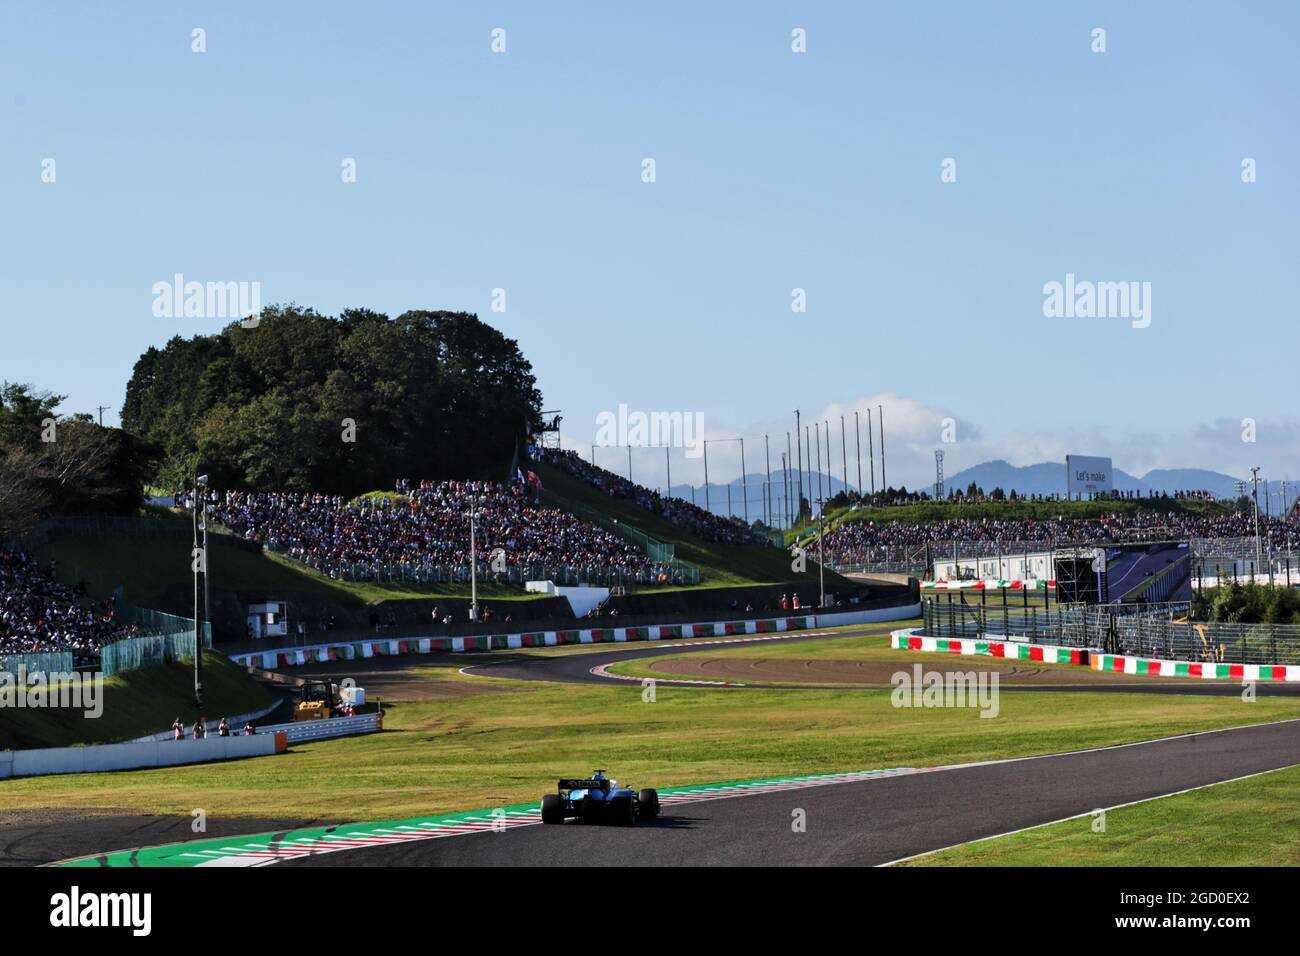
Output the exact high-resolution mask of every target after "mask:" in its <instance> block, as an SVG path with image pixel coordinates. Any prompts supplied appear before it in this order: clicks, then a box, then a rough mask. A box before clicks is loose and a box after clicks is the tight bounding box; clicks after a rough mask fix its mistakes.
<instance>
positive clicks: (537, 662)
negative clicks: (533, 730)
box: [461, 624, 1300, 697]
mask: <svg viewBox="0 0 1300 956" xmlns="http://www.w3.org/2000/svg"><path fill="white" fill-rule="evenodd" d="M879 628H880V625H878V624H875V625H864V626H863V627H860V628H852V629H849V630H843V631H834V632H826V631H813V632H810V633H808V634H797V635H792V636H787V635H784V634H766V635H750V636H748V637H739V636H738V637H725V638H723V637H716V638H698V639H694V640H691V639H687V640H683V641H675V642H672V643H667V644H657V643H654V642H651V643H648V644H642V643H636V644H624V645H620V646H618V647H617V648H616V649H614V648H612V649H610V650H607V651H577V652H574V651H565V650H560V651H557V652H556V653H554V654H551V655H519V656H517V657H511V658H507V659H504V660H501V661H499V662H496V661H494V662H491V663H487V664H474V665H471V666H468V667H464V668H462V669H461V670H462V671H463V672H464V673H466V674H469V675H471V676H474V677H503V678H510V679H512V680H540V681H558V682H561V683H569V684H618V685H624V686H628V687H629V688H637V687H639V685H640V682H639V681H634V680H626V679H620V678H616V677H608V676H602V675H600V674H596V673H593V670H594V669H596V668H598V667H601V666H604V665H608V664H616V663H619V662H620V661H629V660H637V659H639V658H646V657H663V656H666V655H669V654H689V653H700V652H712V653H717V652H718V651H720V650H725V649H726V648H727V647H750V646H757V645H761V644H765V643H770V644H772V645H773V646H774V647H786V646H788V645H791V644H802V643H806V642H808V641H825V640H835V639H838V638H842V637H862V636H865V635H868V634H879V633H880V630H879ZM497 653H500V652H497ZM911 656H912V657H913V658H914V663H917V664H920V665H922V666H923V667H925V668H927V669H931V668H933V669H940V668H942V669H944V670H966V669H976V668H979V667H980V666H981V665H985V666H987V665H990V664H993V663H996V662H998V659H997V658H986V657H967V656H949V655H946V654H926V653H923V652H919V651H917V652H912V655H911ZM1020 663H1022V664H1026V663H1027V662H1020ZM908 666H909V667H910V666H911V662H909V665H908ZM1051 670H1053V671H1054V672H1056V673H1059V674H1060V675H1061V679H1060V680H1059V681H1057V682H1047V681H1044V682H1042V683H1034V684H1023V685H1017V686H1014V687H1013V686H1006V687H1004V688H1003V690H1004V691H1006V692H1010V691H1013V690H1014V691H1022V690H1023V691H1055V692H1059V691H1062V690H1069V691H1086V692H1088V693H1097V692H1109V693H1136V694H1193V695H1198V696H1200V695H1209V696H1227V697H1236V696H1240V695H1241V684H1240V683H1236V682H1232V681H1209V680H1202V679H1199V678H1188V677H1145V678H1144V677H1134V678H1133V679H1132V680H1131V681H1123V682H1118V683H1117V682H1114V681H1108V682H1102V681H1097V680H1093V679H1092V675H1093V673H1094V672H1092V671H1089V670H1088V669H1087V668H1083V667H1079V668H1075V669H1074V670H1077V671H1079V672H1080V673H1079V674H1077V675H1074V674H1071V673H1070V670H1068V669H1066V668H1063V667H1062V668H1051ZM655 680H656V682H657V683H658V684H659V685H661V686H664V685H666V686H696V687H701V688H703V689H707V690H727V691H735V690H754V689H760V686H759V685H745V684H740V683H733V684H726V683H711V682H699V681H689V680H687V681H675V680H673V679H672V678H671V677H664V678H656V679H655ZM860 686H862V687H887V686H889V685H888V684H863V685H860ZM852 687H853V685H845V684H836V685H831V686H828V685H826V684H798V685H783V687H782V688H779V689H791V690H822V691H826V690H839V691H843V690H845V689H852ZM761 689H766V690H772V689H773V688H772V687H766V688H761ZM1255 691H1256V694H1258V695H1260V696H1263V695H1289V696H1294V695H1298V694H1300V684H1281V683H1278V684H1270V683H1267V682H1264V681H1260V682H1258V683H1256V685H1255Z"/></svg>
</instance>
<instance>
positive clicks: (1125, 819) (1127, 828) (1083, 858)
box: [903, 767, 1300, 866]
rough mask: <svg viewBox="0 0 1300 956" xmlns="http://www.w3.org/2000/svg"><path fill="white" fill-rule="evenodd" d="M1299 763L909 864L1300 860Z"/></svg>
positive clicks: (1248, 863) (1294, 862) (1213, 863)
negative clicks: (1098, 828) (1099, 823)
mask: <svg viewBox="0 0 1300 956" xmlns="http://www.w3.org/2000/svg"><path fill="white" fill-rule="evenodd" d="M1298 798H1300V767H1289V768H1287V769H1285V770H1276V771H1273V772H1272V773H1266V774H1262V775H1260V776H1257V777H1250V778H1249V779H1246V780H1238V781H1235V782H1233V783H1221V784H1218V785H1216V786H1213V787H1206V788H1204V789H1202V790H1194V791H1192V792H1190V793H1185V794H1180V795H1179V796H1175V797H1161V798H1160V799H1157V800H1148V801H1147V802H1145V803H1139V804H1134V805H1133V806H1131V807H1123V808H1121V809H1118V810H1110V811H1108V812H1107V813H1106V817H1105V832H1095V831H1094V829H1093V826H1094V819H1093V817H1092V816H1085V817H1079V818H1078V819H1075V820H1068V821H1066V822H1064V823H1056V824H1052V825H1051V826H1045V827H1037V828H1035V829H1033V830H1026V831H1024V832H1023V833H1017V834H1013V835H1011V836H1005V837H999V838H997V839H994V840H985V841H982V842H980V843H970V844H967V845H966V846H963V847H958V848H956V849H953V850H945V851H944V852H942V853H934V854H931V855H929V856H925V857H921V858H919V859H917V860H912V861H910V862H908V863H906V864H903V865H904V866H1151V865H1159V866H1300V799H1298Z"/></svg>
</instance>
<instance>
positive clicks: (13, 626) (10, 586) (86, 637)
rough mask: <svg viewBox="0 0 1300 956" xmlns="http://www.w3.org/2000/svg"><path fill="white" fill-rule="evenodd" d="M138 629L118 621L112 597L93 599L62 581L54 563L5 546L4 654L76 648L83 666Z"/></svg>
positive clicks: (0, 593)
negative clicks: (99, 601)
mask: <svg viewBox="0 0 1300 956" xmlns="http://www.w3.org/2000/svg"><path fill="white" fill-rule="evenodd" d="M138 632H139V628H138V627H137V626H135V625H126V626H123V625H120V624H118V623H117V622H116V620H115V611H114V608H113V604H112V602H111V601H108V602H105V603H103V604H94V603H90V602H87V601H85V600H84V594H83V593H82V589H80V588H74V587H70V586H68V585H66V584H60V583H59V582H57V581H56V580H55V579H54V569H53V568H51V567H48V566H42V565H41V564H40V562H38V561H37V560H36V559H35V558H34V557H32V556H31V555H30V554H26V553H25V552H22V551H8V550H6V549H4V548H0V657H3V656H5V655H9V654H31V653H46V652H51V651H71V652H72V659H73V663H74V665H80V664H84V663H87V662H89V661H91V660H93V659H94V658H95V657H97V656H98V654H99V649H100V648H101V647H103V646H104V645H105V644H109V643H112V642H113V641H117V640H122V639H123V638H127V637H133V636H135V635H136V634H137V633H138Z"/></svg>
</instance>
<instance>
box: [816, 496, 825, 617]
mask: <svg viewBox="0 0 1300 956" xmlns="http://www.w3.org/2000/svg"><path fill="white" fill-rule="evenodd" d="M825 504H826V503H825V501H824V500H823V499H822V498H818V499H817V587H818V590H820V592H821V596H820V597H819V598H818V599H817V606H818V607H819V608H822V607H825V606H826V534H825V531H824V530H823V526H822V512H823V511H825V510H826V508H825Z"/></svg>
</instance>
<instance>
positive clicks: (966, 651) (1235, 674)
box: [889, 627, 1300, 683]
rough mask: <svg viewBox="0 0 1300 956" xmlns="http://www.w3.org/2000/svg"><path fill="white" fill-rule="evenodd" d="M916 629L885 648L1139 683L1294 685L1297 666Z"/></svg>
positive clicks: (892, 638)
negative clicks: (1067, 669)
mask: <svg viewBox="0 0 1300 956" xmlns="http://www.w3.org/2000/svg"><path fill="white" fill-rule="evenodd" d="M919 632H920V628H917V627H909V628H903V629H902V630H897V631H891V632H890V635H889V646H890V647H891V648H893V649H894V650H900V651H926V652H929V653H935V654H963V655H968V656H976V657H1001V658H1005V659H1007V660H1020V661H1042V662H1043V663H1045V664H1075V665H1078V666H1081V667H1091V668H1092V669H1093V670H1098V671H1110V672H1111V673H1116V674H1134V675H1137V676H1140V677H1190V678H1198V679H1202V680H1231V681H1264V682H1268V683H1284V682H1285V683H1294V682H1300V664H1234V663H1229V662H1222V663H1221V662H1216V661H1174V660H1164V659H1161V658H1155V657H1133V656H1131V655H1128V654H1108V653H1106V652H1104V651H1099V650H1096V649H1095V648H1079V647H1058V646H1054V645H1050V644H1030V643H1027V642H1024V641H997V640H989V639H986V638H969V637H963V638H955V637H954V638H948V637H927V636H926V635H924V634H921V633H919Z"/></svg>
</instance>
